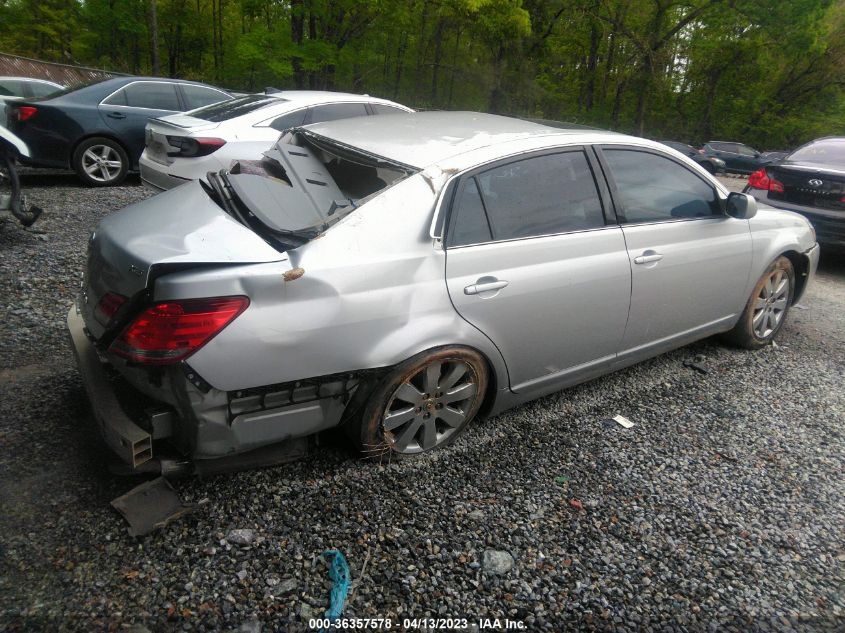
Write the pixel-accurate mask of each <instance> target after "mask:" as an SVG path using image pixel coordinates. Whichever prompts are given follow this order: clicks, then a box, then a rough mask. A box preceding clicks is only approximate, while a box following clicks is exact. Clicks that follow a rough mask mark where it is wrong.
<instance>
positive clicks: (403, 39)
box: [393, 33, 408, 101]
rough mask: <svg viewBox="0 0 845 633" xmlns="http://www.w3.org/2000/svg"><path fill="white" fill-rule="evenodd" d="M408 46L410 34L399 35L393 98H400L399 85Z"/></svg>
mask: <svg viewBox="0 0 845 633" xmlns="http://www.w3.org/2000/svg"><path fill="white" fill-rule="evenodd" d="M407 46H408V35H407V34H406V33H402V35H401V36H400V37H399V50H398V51H396V73H395V74H394V78H393V100H394V101H396V100H398V99H399V87H400V86H401V85H402V65H403V63H404V58H405V49H406V48H407Z"/></svg>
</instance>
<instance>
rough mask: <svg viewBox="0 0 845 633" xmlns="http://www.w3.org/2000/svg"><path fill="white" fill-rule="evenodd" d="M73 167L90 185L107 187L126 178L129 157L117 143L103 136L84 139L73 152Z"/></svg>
mask: <svg viewBox="0 0 845 633" xmlns="http://www.w3.org/2000/svg"><path fill="white" fill-rule="evenodd" d="M73 169H74V171H75V172H76V173H77V174H78V175H79V177H80V178H81V179H82V180H83V181H84V182H85V183H86V184H87V185H90V186H92V187H109V186H111V185H116V184H118V183H119V182H121V181H123V179H124V178H126V173H127V172H128V171H129V157H128V156H127V155H126V150H124V149H123V147H121V146H120V144H119V143H117V142H115V141H113V140H111V139H108V138H103V137H99V136H96V137H93V138H89V139H85V140H84V141H82V143H80V144H79V145H78V146H77V148H76V150H75V151H74V152H73Z"/></svg>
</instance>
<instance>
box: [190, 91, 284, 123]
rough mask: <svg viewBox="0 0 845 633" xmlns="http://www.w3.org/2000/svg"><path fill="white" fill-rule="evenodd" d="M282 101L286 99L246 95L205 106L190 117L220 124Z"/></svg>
mask: <svg viewBox="0 0 845 633" xmlns="http://www.w3.org/2000/svg"><path fill="white" fill-rule="evenodd" d="M282 101H287V99H281V98H279V97H271V96H269V95H247V96H245V97H235V98H234V99H228V100H227V101H221V102H220V103H215V104H213V105H209V106H205V107H204V108H200V109H199V110H195V111H193V112H191V116H192V117H195V118H197V119H203V120H204V121H211V122H212V123H220V122H221V121H228V120H229V119H235V118H237V117H239V116H243V115H245V114H249V113H250V112H255V111H256V110H260V109H261V108H266V107H267V106H271V105H275V104H278V103H280V102H282Z"/></svg>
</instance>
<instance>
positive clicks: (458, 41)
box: [447, 28, 461, 110]
mask: <svg viewBox="0 0 845 633" xmlns="http://www.w3.org/2000/svg"><path fill="white" fill-rule="evenodd" d="M460 44H461V29H460V28H458V29H457V30H456V31H455V50H454V51H452V72H451V74H450V76H449V105H448V106H447V108H448V109H449V110H451V109H452V97H453V96H454V94H455V68H456V67H457V66H458V49H459V48H460Z"/></svg>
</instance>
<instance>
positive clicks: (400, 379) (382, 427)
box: [347, 346, 488, 459]
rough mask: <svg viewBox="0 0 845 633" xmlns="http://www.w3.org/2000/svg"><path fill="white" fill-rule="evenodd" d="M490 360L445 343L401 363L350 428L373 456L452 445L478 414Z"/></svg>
mask: <svg viewBox="0 0 845 633" xmlns="http://www.w3.org/2000/svg"><path fill="white" fill-rule="evenodd" d="M487 384H488V372H487V363H486V362H485V360H484V358H483V357H482V356H481V354H479V353H478V352H476V351H474V350H471V349H469V348H466V347H458V346H448V347H441V348H438V349H435V350H431V351H428V352H423V353H421V354H417V355H416V356H414V357H412V358H410V359H408V360H406V361H405V362H403V363H400V364H399V365H397V366H396V367H395V368H394V369H393V370H391V371H390V372H389V373H388V374H387V375H386V376H385V377H384V378H383V379H382V380H381V381H380V382H379V384H378V385H376V387H375V389H374V390H373V391H372V393H371V394H370V396H369V398H368V401H367V403H366V404H365V406H364V411H363V414H362V415H361V417H360V419H359V420H357V421H356V422H357V424H356V423H352V424H350V425H349V426H348V427H347V430H348V433H349V435H350V436H351V439H352V440H353V442H355V444H356V445H357V447H358V449H359V450H360V451H361V452H362V453H364V455H366V456H367V457H370V458H373V459H379V458H388V459H390V458H397V457H406V456H408V455H415V454H419V453H423V452H427V451H430V450H433V449H435V448H441V447H443V446H447V445H448V444H451V443H452V442H453V441H454V440H455V438H457V437H458V435H460V433H461V432H462V431H463V430H464V429H465V428H466V426H467V424H469V422H470V421H471V420H472V419H473V418H474V417H475V415H476V414H477V413H478V409H479V408H480V407H481V403H482V402H483V400H484V396H485V394H486V392H487Z"/></svg>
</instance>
